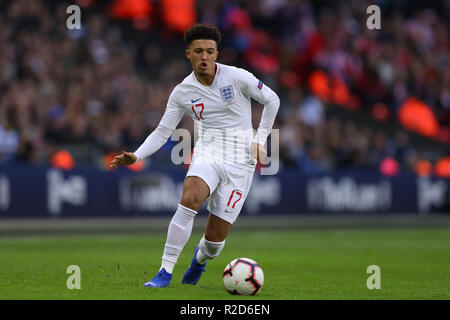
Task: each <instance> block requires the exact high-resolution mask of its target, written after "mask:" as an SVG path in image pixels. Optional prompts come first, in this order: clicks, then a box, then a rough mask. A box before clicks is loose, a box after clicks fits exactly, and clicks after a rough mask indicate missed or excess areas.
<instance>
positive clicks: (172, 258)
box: [144, 176, 209, 287]
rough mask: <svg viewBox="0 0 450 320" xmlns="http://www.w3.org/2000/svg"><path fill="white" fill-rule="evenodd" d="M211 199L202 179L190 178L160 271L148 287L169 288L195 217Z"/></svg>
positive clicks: (171, 227)
mask: <svg viewBox="0 0 450 320" xmlns="http://www.w3.org/2000/svg"><path fill="white" fill-rule="evenodd" d="M208 197H209V186H208V185H207V184H206V183H205V181H203V180H202V179H201V178H199V177H196V176H189V177H187V178H186V180H185V182H184V185H183V195H182V198H181V203H180V204H179V205H178V209H177V211H176V212H175V214H174V215H173V217H172V219H171V221H170V224H169V228H168V231H167V239H166V243H165V245H164V253H163V256H162V263H161V267H160V270H159V272H158V274H157V275H156V277H154V278H153V279H152V280H150V281H149V282H147V283H145V284H144V286H147V287H167V286H168V285H169V284H170V281H171V279H172V273H173V268H174V266H175V264H176V263H177V260H178V257H179V256H180V253H181V251H182V250H183V248H184V246H185V245H186V243H187V241H188V240H189V237H190V236H191V232H192V226H193V223H194V218H195V215H196V214H197V210H198V209H199V208H200V206H201V205H202V204H203V202H205V200H206V199H207V198H208Z"/></svg>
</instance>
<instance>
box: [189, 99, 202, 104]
mask: <svg viewBox="0 0 450 320" xmlns="http://www.w3.org/2000/svg"><path fill="white" fill-rule="evenodd" d="M200 99H201V98H198V99H197V100H194V99H191V103H196V102H197V101H198V100H200Z"/></svg>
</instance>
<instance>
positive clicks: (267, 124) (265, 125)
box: [238, 69, 280, 145]
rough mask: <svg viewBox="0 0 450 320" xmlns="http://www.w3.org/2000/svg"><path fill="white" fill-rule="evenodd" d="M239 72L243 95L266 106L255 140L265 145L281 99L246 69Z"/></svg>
mask: <svg viewBox="0 0 450 320" xmlns="http://www.w3.org/2000/svg"><path fill="white" fill-rule="evenodd" d="M238 70H239V73H240V74H239V81H240V87H241V90H242V93H243V94H245V95H246V96H248V97H251V98H253V99H254V100H256V101H258V102H259V103H261V104H263V105H264V110H263V113H262V116H261V121H260V123H259V127H258V129H257V131H256V135H255V137H254V139H253V142H255V143H258V144H260V145H264V144H265V143H266V140H267V137H268V136H269V134H270V132H271V131H272V126H273V123H274V121H275V117H276V116H277V113H278V109H279V107H280V99H279V98H278V95H277V94H276V93H275V92H274V91H273V90H272V89H271V88H269V87H268V86H266V85H265V84H264V83H263V82H262V81H261V80H259V79H258V78H256V77H255V76H254V75H253V74H252V73H250V72H248V71H246V70H244V69H238Z"/></svg>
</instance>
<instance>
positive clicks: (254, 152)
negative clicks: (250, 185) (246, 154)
mask: <svg viewBox="0 0 450 320" xmlns="http://www.w3.org/2000/svg"><path fill="white" fill-rule="evenodd" d="M250 155H251V157H252V159H256V160H258V161H262V160H264V159H266V157H267V151H266V148H264V146H262V145H260V144H258V143H252V147H251V149H250Z"/></svg>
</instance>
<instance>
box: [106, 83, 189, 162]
mask: <svg viewBox="0 0 450 320" xmlns="http://www.w3.org/2000/svg"><path fill="white" fill-rule="evenodd" d="M183 114H184V110H183V109H182V107H181V106H180V104H179V103H178V102H177V94H176V90H174V91H173V92H172V94H171V95H170V97H169V101H168V103H167V107H166V111H165V112H164V115H163V117H162V119H161V121H160V123H159V125H158V127H157V128H156V129H155V130H154V131H153V132H152V133H151V134H150V135H149V136H148V137H147V139H145V141H144V142H143V143H142V144H141V145H140V147H139V148H138V149H137V150H136V151H135V152H134V153H131V152H126V151H122V153H121V154H120V155H117V156H115V157H114V159H113V160H112V161H111V168H113V169H114V168H117V166H119V165H130V164H133V163H135V162H137V161H139V160H142V159H144V158H146V157H149V156H151V155H152V154H153V153H155V152H156V151H158V150H159V149H160V148H161V147H162V146H163V145H164V144H165V143H166V142H167V140H168V139H169V137H170V136H171V135H172V132H173V130H175V128H176V127H177V126H178V124H179V123H180V121H181V118H182V117H183Z"/></svg>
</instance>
